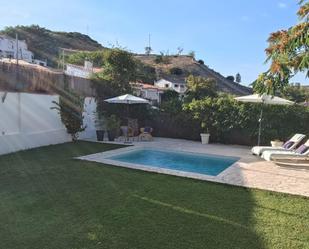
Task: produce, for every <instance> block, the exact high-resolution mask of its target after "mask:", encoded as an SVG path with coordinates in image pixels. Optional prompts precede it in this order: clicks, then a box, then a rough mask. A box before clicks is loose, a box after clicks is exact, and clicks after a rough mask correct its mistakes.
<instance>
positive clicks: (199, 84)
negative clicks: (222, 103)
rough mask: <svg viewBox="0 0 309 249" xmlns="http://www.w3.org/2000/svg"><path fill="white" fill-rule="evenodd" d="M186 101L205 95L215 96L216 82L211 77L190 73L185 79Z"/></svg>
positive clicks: (201, 97)
mask: <svg viewBox="0 0 309 249" xmlns="http://www.w3.org/2000/svg"><path fill="white" fill-rule="evenodd" d="M186 82H187V92H186V102H188V101H189V102H190V101H191V100H193V99H195V100H198V99H203V98H205V97H216V96H217V83H216V80H215V79H213V78H203V77H200V76H193V75H190V76H189V77H188V78H187V79H186Z"/></svg>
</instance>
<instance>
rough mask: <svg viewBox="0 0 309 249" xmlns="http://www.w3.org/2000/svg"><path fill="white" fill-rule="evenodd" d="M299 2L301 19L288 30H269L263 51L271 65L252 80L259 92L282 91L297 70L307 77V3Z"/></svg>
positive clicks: (308, 3)
mask: <svg viewBox="0 0 309 249" xmlns="http://www.w3.org/2000/svg"><path fill="white" fill-rule="evenodd" d="M299 4H300V5H301V6H300V9H299V11H298V13H297V14H298V16H299V19H300V22H299V23H298V24H296V25H295V26H293V27H291V28H289V29H288V30H280V31H277V32H274V33H272V34H271V35H270V37H269V39H268V43H269V46H268V48H267V49H266V54H267V62H270V68H269V70H268V71H267V72H265V73H264V74H262V75H261V76H260V77H259V78H258V79H257V80H256V81H255V82H254V86H255V91H257V92H259V93H264V92H266V93H274V92H276V91H277V90H280V91H282V90H283V88H284V87H285V86H287V85H288V84H289V80H290V79H291V78H292V77H293V76H294V75H295V74H296V73H298V72H303V73H305V74H306V75H307V77H309V71H308V69H309V35H308V34H309V21H308V20H309V2H308V1H300V2H299Z"/></svg>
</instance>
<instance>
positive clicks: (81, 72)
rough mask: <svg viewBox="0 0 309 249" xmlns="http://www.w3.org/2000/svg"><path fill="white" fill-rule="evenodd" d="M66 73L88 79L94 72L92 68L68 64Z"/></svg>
mask: <svg viewBox="0 0 309 249" xmlns="http://www.w3.org/2000/svg"><path fill="white" fill-rule="evenodd" d="M64 73H65V74H66V75H70V76H75V77H80V78H85V79H88V78H90V76H91V74H92V69H89V68H84V67H80V66H76V65H71V64H67V65H66V70H65V71H64Z"/></svg>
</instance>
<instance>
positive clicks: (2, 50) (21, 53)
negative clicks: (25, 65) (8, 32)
mask: <svg viewBox="0 0 309 249" xmlns="http://www.w3.org/2000/svg"><path fill="white" fill-rule="evenodd" d="M17 50H18V51H17ZM17 57H18V59H19V60H24V61H27V62H29V63H32V62H33V53H32V52H31V51H29V50H28V46H27V43H26V41H22V40H18V44H17V40H16V39H13V38H10V37H7V36H3V35H0V58H10V59H17Z"/></svg>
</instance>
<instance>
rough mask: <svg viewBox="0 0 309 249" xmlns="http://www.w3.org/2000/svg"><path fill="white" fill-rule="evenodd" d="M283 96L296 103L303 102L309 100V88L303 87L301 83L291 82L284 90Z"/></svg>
mask: <svg viewBox="0 0 309 249" xmlns="http://www.w3.org/2000/svg"><path fill="white" fill-rule="evenodd" d="M281 96H282V97H283V98H287V99H289V100H291V101H294V102H296V103H301V102H305V101H308V100H309V89H307V88H305V87H302V86H301V85H300V84H294V85H293V84H290V85H288V86H286V87H285V88H284V89H283V90H282V93H281Z"/></svg>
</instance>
